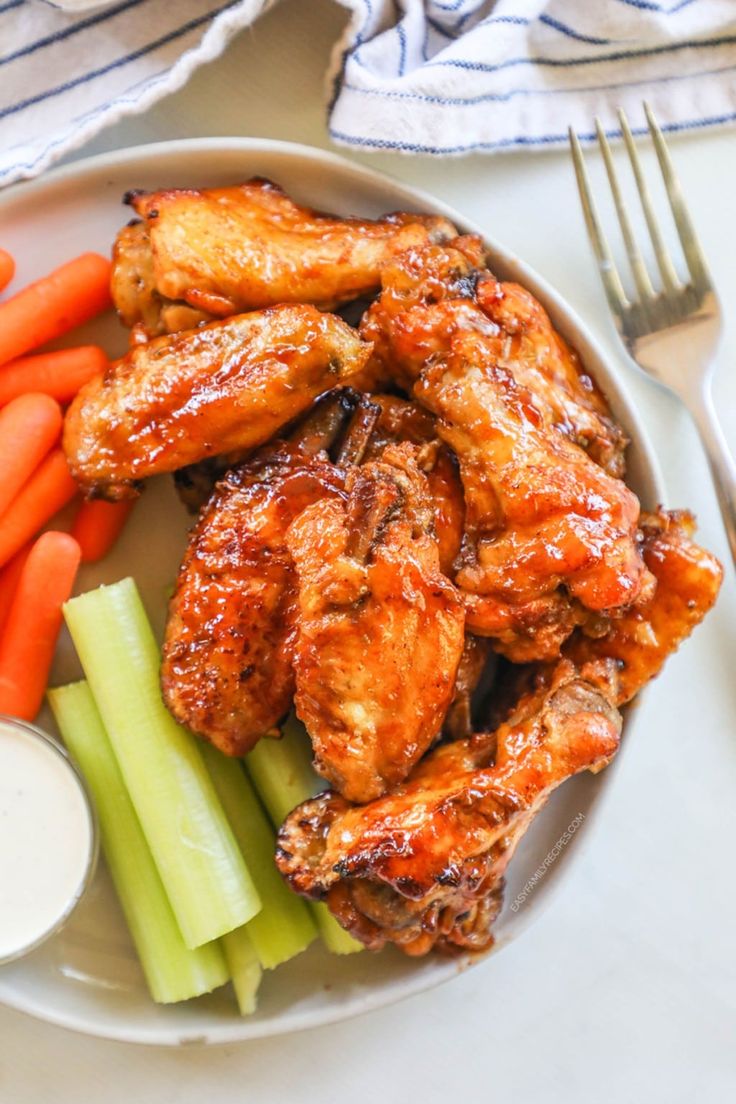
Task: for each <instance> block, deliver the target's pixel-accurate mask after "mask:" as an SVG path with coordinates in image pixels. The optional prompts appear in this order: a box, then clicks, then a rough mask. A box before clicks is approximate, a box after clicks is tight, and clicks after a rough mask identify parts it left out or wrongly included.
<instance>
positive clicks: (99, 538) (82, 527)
mask: <svg viewBox="0 0 736 1104" xmlns="http://www.w3.org/2000/svg"><path fill="white" fill-rule="evenodd" d="M134 505H135V503H134V501H128V502H103V501H102V500H101V499H93V500H92V501H91V502H83V503H82V505H81V506H80V507H79V512H78V514H77V516H76V518H75V519H74V524H73V525H72V536H73V537H74V539H75V541H76V542H77V544H78V545H79V547H80V548H81V550H82V563H96V562H97V560H101V559H102V557H103V556H106V555H107V553H108V552H109V551H110V549H111V548H112V546H113V545H114V543H115V541H116V540H117V539H118V537H119V536H120V533H121V532H122V529H123V526H124V525H125V522H126V521H127V519H128V514H129V513H130V511H131V510H132V509H133V506H134Z"/></svg>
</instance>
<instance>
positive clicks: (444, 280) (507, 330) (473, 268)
mask: <svg viewBox="0 0 736 1104" xmlns="http://www.w3.org/2000/svg"><path fill="white" fill-rule="evenodd" d="M382 288H383V290H382V293H381V296H380V298H379V299H378V300H377V301H376V302H375V303H374V304H373V305H372V306H371V307H370V309H369V310H368V311H367V313H366V314H365V316H364V318H363V321H362V323H361V332H362V334H363V336H364V337H366V339H367V340H370V341H371V342H373V343H374V353H373V357H372V358H371V361H370V362H369V364H368V366H367V367H366V369H365V370H364V371H363V372H362V373H361V375H360V376H359V377H357V380H358V383H357V384H356V385H357V386H365V385H366V384H369V383H371V382H373V384H374V386H373V388H372V389H374V390H375V389H376V387H378V386H379V384H385V382H386V380H390V379H396V380H397V382H398V383H400V384H401V385H402V386H403V387H404V388H406V390H408V391H411V388H412V386H413V384H414V383H415V381H416V380H417V378H418V377H419V375H420V374H421V372H422V370H423V368H424V365H425V364H426V362H427V360H428V359H429V358H430V357H435V356H438V355H444V354H446V353H448V352H449V351H450V349H451V348H452V343H453V340H454V339H455V337H456V336H457V335H458V334H461V333H463V332H468V331H471V332H475V333H477V334H479V335H483V336H484V338H485V339H486V340H487V342H488V345H489V348H492V350H493V356H494V360H495V363H496V364H497V365H498V367H500V368H503V369H505V370H506V371H507V372H508V373H509V375H511V376H513V378H514V379H515V380H516V382H517V383H518V384H519V385H520V386H522V387H524V388H526V389H527V390H528V391H529V393H530V394H531V396H532V399H533V401H534V404H535V406H536V407H537V409H538V410H539V412H540V415H541V416H542V418H543V419H544V422H545V424H546V425H548V426H554V427H555V428H556V429H557V430H558V432H560V433H562V434H563V435H564V436H565V437H567V438H569V439H570V440H571V441H573V442H574V443H575V444H577V445H579V446H580V447H581V448H583V449H584V450H585V451H586V452H587V453H588V454H589V455H590V457H591V458H592V459H593V460H595V462H596V463H597V464H600V465H601V466H602V467H603V468H605V470H606V471H607V472H608V473H609V474H610V475H614V476H621V475H623V471H624V448H625V446H626V438H625V436H624V434H623V432H622V430H621V427H620V426H618V425H617V424H616V422H615V420H614V419H613V417H612V415H611V412H610V410H609V409H608V406H607V404H606V401H605V399H604V397H603V396H602V394H601V393H600V391H599V390H598V389H597V387H596V386H595V384H594V382H593V381H592V380H591V378H590V377H589V376H588V375H586V374H585V372H584V371H583V369H582V366H581V364H580V361H579V359H578V356H577V354H576V353H575V352H574V350H572V349H570V348H569V346H568V345H567V344H566V343H565V341H564V340H563V339H562V337H560V335H559V334H558V333H557V332H556V331H555V329H554V327H553V326H552V323H551V322H550V319H549V317H548V315H547V313H546V311H545V310H544V308H543V307H542V306H541V304H540V303H539V302H538V301H537V300H536V299H535V298H534V296H533V295H531V294H530V292H528V291H526V290H525V289H524V288H522V287H520V286H519V285H518V284H513V283H502V282H500V281H499V280H497V279H496V277H495V276H493V275H492V274H491V273H490V272H488V270H487V269H486V267H485V254H484V250H483V247H482V243H481V242H480V240H479V239H478V238H475V237H463V238H456V239H455V241H454V242H452V243H450V244H449V245H428V246H425V247H423V248H420V249H411V250H408V251H407V252H405V253H403V254H401V255H400V256H398V257H396V258H395V260H393V261H391V262H389V263H388V264H387V265H386V267H385V269H384V272H383V275H382Z"/></svg>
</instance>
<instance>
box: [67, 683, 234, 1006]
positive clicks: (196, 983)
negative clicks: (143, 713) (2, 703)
mask: <svg viewBox="0 0 736 1104" xmlns="http://www.w3.org/2000/svg"><path fill="white" fill-rule="evenodd" d="M48 697H49V702H50V704H51V708H52V710H53V712H54V716H55V717H56V721H57V724H58V725H59V728H60V730H61V733H62V736H63V737H64V742H65V743H66V746H67V747H68V749H69V751H70V753H71V755H72V758H73V759H74V760H75V762H76V763H77V765H78V766H79V769H80V770H81V772H82V774H83V775H84V777H85V780H86V782H87V786H88V788H89V791H90V793H91V795H92V800H93V801H94V804H95V807H96V810H97V819H98V822H99V826H100V837H101V842H102V851H103V854H104V856H105V858H106V860H107V865H108V867H109V868H110V873H111V875H112V880H113V882H114V884H115V889H116V890H117V894H118V897H119V898H120V904H121V905H122V907H123V912H124V913H125V919H126V920H127V922H128V928H129V929H130V934H131V936H132V937H133V942H134V943H135V947H136V950H137V952H138V957H139V958H140V960H141V966H142V967H143V973H144V974H145V977H146V981H147V982H148V988H149V989H150V991H151V996H152V997H153V999H154V1000H155V1001H158V1002H159V1003H162V1004H168V1003H169V1002H171V1001H180V1000H188V999H189V997H197V996H199V995H200V994H201V993H209V992H210V991H211V990H212V989H216V988H217V986H218V985H224V984H225V982H226V981H227V979H228V976H229V975H228V970H227V966H226V964H225V958H224V957H223V953H222V949H221V948H220V945H219V944H218V943H206V944H205V945H204V946H202V947H198V948H197V949H196V950H189V948H187V947H186V946H185V945H184V941H183V940H182V937H181V933H180V931H179V928H178V925H177V923H176V920H175V918H174V913H173V912H172V911H171V905H170V904H169V901H168V898H167V896H166V892H165V890H164V887H163V885H162V883H161V878H160V876H159V873H158V870H157V869H156V865H155V863H154V861H153V858H152V857H151V851H150V849H149V847H148V844H147V843H146V840H145V837H144V835H143V832H142V830H141V826H140V824H139V822H138V817H137V816H136V814H135V809H134V808H133V805H132V803H131V800H130V798H129V796H128V794H127V791H126V789H125V785H124V783H123V779H122V776H121V774H120V768H119V767H118V764H117V760H116V759H115V756H114V754H113V750H112V747H111V746H110V741H109V740H108V738H107V733H106V732H105V729H104V727H103V725H102V720H101V718H100V714H99V712H98V710H97V706H96V705H95V702H94V699H93V697H92V693H91V691H90V689H89V686H88V685H87V683H86V682H77V683H74V684H73V685H72V686H61V687H59V688H58V689H56V690H50V691H49V695H48Z"/></svg>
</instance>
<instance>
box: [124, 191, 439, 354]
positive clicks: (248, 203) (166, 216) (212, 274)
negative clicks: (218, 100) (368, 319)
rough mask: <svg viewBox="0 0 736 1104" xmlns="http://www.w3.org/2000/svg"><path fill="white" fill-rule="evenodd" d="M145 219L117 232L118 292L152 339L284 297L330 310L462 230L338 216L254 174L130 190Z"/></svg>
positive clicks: (412, 220)
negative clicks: (389, 264)
mask: <svg viewBox="0 0 736 1104" xmlns="http://www.w3.org/2000/svg"><path fill="white" fill-rule="evenodd" d="M126 202H128V203H129V204H130V205H131V206H132V207H133V209H134V210H135V212H136V214H137V215H139V216H140V218H141V220H142V221H141V222H138V223H135V224H133V225H131V226H127V227H125V228H124V229H123V230H121V231H120V234H119V235H118V238H117V241H116V244H115V250H114V257H113V276H112V293H113V299H114V301H115V304H116V306H117V308H118V311H119V313H120V316H121V318H122V320H123V321H124V322H125V324H126V325H128V326H133V327H136V329H137V331H138V335H141V334H142V335H144V336H147V337H153V336H155V335H157V334H161V333H167V332H168V333H171V332H174V331H175V330H178V329H182V328H186V327H188V326H191V325H194V324H195V323H196V322H197V321H199V320H201V319H203V318H205V319H206V318H213V317H215V318H223V317H227V316H228V315H231V314H238V313H240V312H242V311H247V310H255V309H260V308H262V307H269V306H273V305H275V304H276V303H312V304H314V305H315V306H318V307H320V308H321V309H323V310H328V309H329V310H331V309H333V308H334V307H336V306H338V305H339V304H340V303H344V302H347V301H349V300H351V299H357V298H359V297H361V296H365V295H368V294H370V293H371V292H373V291H375V290H377V288H378V286H379V281H380V271H381V267H382V265H383V264H384V263H385V262H386V260H388V259H389V258H390V257H392V256H394V255H395V254H396V253H399V252H401V251H402V250H404V249H408V248H410V247H411V246H416V245H422V244H424V243H426V242H433V241H437V242H439V241H446V240H449V238H451V237H453V236H454V234H455V230H454V227H453V226H452V225H451V223H449V222H448V221H447V219H444V218H438V217H436V216H433V215H414V214H403V213H399V214H394V215H387V216H386V217H384V218H382V219H378V220H376V221H372V220H370V219H357V218H339V217H338V216H336V215H326V214H321V213H320V212H317V211H312V210H310V209H309V208H307V207H300V206H299V205H298V204H296V203H294V202H293V201H292V200H291V199H290V198H289V197H288V196H287V195H286V194H285V193H284V192H283V191H282V190H281V189H280V188H279V187H278V186H277V185H276V184H272V183H270V182H269V181H267V180H261V179H254V180H249V181H248V182H247V183H245V184H240V185H236V186H232V187H225V188H203V189H194V188H175V189H169V190H166V191H160V192H148V193H145V192H130V193H128V195H127V196H126Z"/></svg>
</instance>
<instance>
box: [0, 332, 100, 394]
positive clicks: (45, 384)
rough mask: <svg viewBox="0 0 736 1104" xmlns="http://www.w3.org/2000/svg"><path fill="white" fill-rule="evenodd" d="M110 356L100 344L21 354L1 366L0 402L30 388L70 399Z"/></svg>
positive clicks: (23, 392) (98, 370) (96, 373)
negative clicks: (23, 355)
mask: <svg viewBox="0 0 736 1104" xmlns="http://www.w3.org/2000/svg"><path fill="white" fill-rule="evenodd" d="M107 363H108V361H107V356H106V354H105V352H104V350H103V349H100V348H99V347H98V346H97V345H80V346H79V347H78V348H76V349H60V350H59V351H58V352H56V353H37V354H36V355H35V356H29V357H20V358H19V359H18V360H11V361H10V363H9V364H4V365H3V366H2V367H0V406H5V404H6V403H9V402H10V401H11V399H15V398H17V397H18V395H24V394H26V392H28V391H36V392H42V393H43V394H44V395H51V397H52V398H54V399H56V400H57V401H58V402H61V403H65V402H69V400H70V399H73V398H74V396H75V395H76V393H77V391H78V390H79V388H80V387H81V386H82V384H85V383H86V382H87V380H90V379H92V377H93V376H96V375H98V373H99V372H104V371H105V369H106V368H107Z"/></svg>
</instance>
